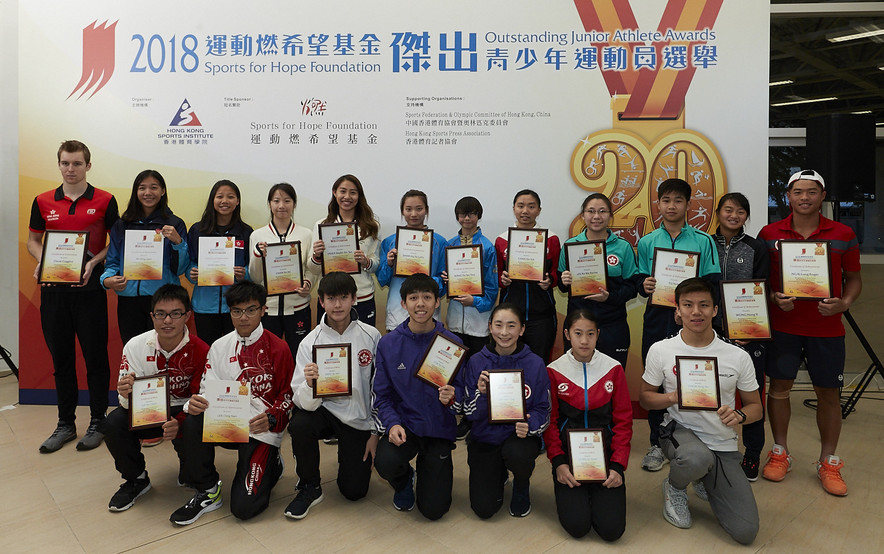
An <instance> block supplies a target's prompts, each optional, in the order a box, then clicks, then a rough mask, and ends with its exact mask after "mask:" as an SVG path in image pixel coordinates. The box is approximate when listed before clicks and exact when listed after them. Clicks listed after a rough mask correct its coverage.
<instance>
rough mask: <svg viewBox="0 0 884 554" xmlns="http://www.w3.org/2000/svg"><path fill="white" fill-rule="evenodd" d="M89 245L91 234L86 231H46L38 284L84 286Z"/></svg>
mask: <svg viewBox="0 0 884 554" xmlns="http://www.w3.org/2000/svg"><path fill="white" fill-rule="evenodd" d="M88 244H89V233H88V232H86V231H53V230H46V231H45V232H44V233H43V253H42V255H41V256H40V275H39V277H38V279H37V282H39V283H40V284H41V285H42V284H53V285H82V284H83V266H85V265H86V248H87V246H88Z"/></svg>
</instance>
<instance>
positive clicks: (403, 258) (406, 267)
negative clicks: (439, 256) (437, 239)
mask: <svg viewBox="0 0 884 554" xmlns="http://www.w3.org/2000/svg"><path fill="white" fill-rule="evenodd" d="M395 246H396V262H395V263H394V265H393V275H395V276H396V277H408V276H409V275H414V274H416V273H423V274H424V275H430V274H431V271H432V267H433V230H432V229H410V228H408V227H401V226H400V227H396V243H395Z"/></svg>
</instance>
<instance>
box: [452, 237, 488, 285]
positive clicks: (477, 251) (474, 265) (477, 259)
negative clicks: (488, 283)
mask: <svg viewBox="0 0 884 554" xmlns="http://www.w3.org/2000/svg"><path fill="white" fill-rule="evenodd" d="M483 253H484V251H483V248H482V245H481V244H465V245H463V246H448V247H446V248H445V267H446V268H447V271H448V298H454V297H455V296H463V295H473V296H482V295H483V294H485V280H484V279H483V278H482V275H483V273H484V272H483V269H482V260H483V259H484V258H483V257H482V255H483Z"/></svg>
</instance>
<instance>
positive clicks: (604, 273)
mask: <svg viewBox="0 0 884 554" xmlns="http://www.w3.org/2000/svg"><path fill="white" fill-rule="evenodd" d="M564 246H565V264H566V266H567V268H568V271H570V272H571V290H570V292H569V293H568V294H569V295H570V296H588V295H590V294H597V293H599V292H601V291H602V289H605V290H608V256H607V249H606V248H605V241H603V240H592V241H581V242H568V243H565V245H564Z"/></svg>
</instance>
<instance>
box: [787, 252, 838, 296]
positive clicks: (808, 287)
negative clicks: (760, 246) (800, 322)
mask: <svg viewBox="0 0 884 554" xmlns="http://www.w3.org/2000/svg"><path fill="white" fill-rule="evenodd" d="M777 248H778V249H779V251H780V267H781V269H782V282H783V291H782V292H783V294H785V295H786V296H794V297H795V298H796V299H797V300H822V299H823V298H831V297H832V272H831V271H830V270H829V243H828V241H809V240H781V241H779V244H778V245H777Z"/></svg>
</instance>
